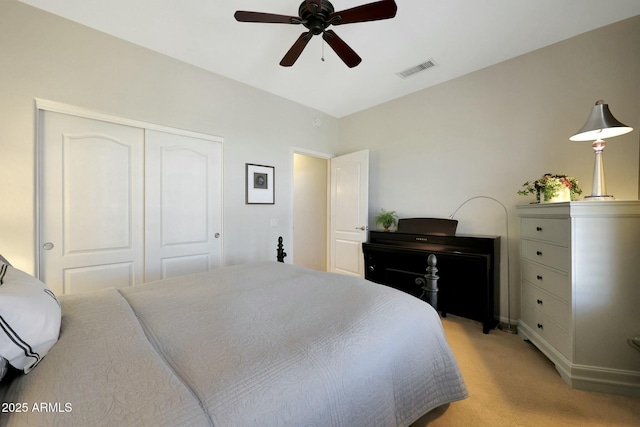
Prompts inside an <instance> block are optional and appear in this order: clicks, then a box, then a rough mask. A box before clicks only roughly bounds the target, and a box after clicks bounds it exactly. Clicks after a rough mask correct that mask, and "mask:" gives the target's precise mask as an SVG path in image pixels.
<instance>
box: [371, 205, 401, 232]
mask: <svg viewBox="0 0 640 427" xmlns="http://www.w3.org/2000/svg"><path fill="white" fill-rule="evenodd" d="M397 223H398V215H396V211H385V210H384V209H380V213H379V214H378V215H376V224H382V226H383V227H384V229H385V230H388V229H389V227H391V226H392V225H396V224H397Z"/></svg>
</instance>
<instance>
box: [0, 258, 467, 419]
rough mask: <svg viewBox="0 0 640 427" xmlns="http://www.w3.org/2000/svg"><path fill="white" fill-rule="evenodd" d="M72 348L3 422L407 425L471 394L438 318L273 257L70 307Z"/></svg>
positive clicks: (90, 297)
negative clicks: (50, 408) (43, 408)
mask: <svg viewBox="0 0 640 427" xmlns="http://www.w3.org/2000/svg"><path fill="white" fill-rule="evenodd" d="M62 308H63V326H62V331H61V336H60V341H59V342H58V344H56V346H55V347H54V348H53V349H52V350H51V351H50V353H49V354H48V355H47V356H46V358H45V359H44V360H43V361H42V362H41V363H40V365H39V366H38V367H37V369H35V370H34V371H33V372H31V373H30V374H28V375H26V376H22V377H20V378H17V379H16V380H14V381H13V383H12V384H11V385H10V387H9V389H8V390H7V395H6V396H5V400H6V401H7V402H26V403H27V404H28V405H29V406H30V405H33V404H34V403H40V402H51V403H54V402H58V403H60V404H61V406H62V405H64V404H65V403H68V404H70V406H71V410H70V411H58V412H53V413H52V412H47V413H42V412H34V411H33V410H32V408H31V407H29V411H27V412H26V413H17V414H16V413H14V414H12V416H8V414H6V413H5V414H0V417H1V418H0V425H5V424H6V425H16V426H17V425H64V426H72V425H77V426H85V425H86V426H88V425H92V426H97V425H114V426H116V425H117V426H125V425H131V426H145V425H149V426H151V425H154V426H156V425H166V426H182V425H203V426H216V427H244V426H261V427H264V426H292V427H298V426H317V427H328V426H344V427H357V426H363V427H372V426H380V427H392V426H407V425H409V424H411V423H412V422H413V421H415V420H416V419H417V418H419V417H420V416H421V415H423V414H424V413H426V412H428V411H429V410H431V409H433V408H435V407H437V406H440V405H442V404H445V403H448V402H452V401H456V400H459V399H463V398H465V397H466V396H467V392H466V388H465V386H464V382H463V380H462V377H461V375H460V371H459V369H458V366H457V364H456V361H455V359H454V358H453V355H452V353H451V350H450V348H449V346H448V344H447V342H446V340H445V338H444V333H443V330H442V325H441V323H440V320H439V317H438V315H437V313H436V312H435V311H434V310H433V309H432V308H431V307H430V306H428V305H427V304H426V303H424V302H422V301H420V300H418V299H416V298H414V297H412V296H410V295H407V294H404V293H402V292H399V291H396V290H394V289H391V288H388V287H385V286H381V285H376V284H373V283H370V282H367V281H365V280H361V279H357V278H352V277H347V276H342V275H336V274H328V273H320V272H314V271H311V270H307V269H303V268H299V267H295V266H291V265H287V264H281V263H275V262H273V263H272V262H269V263H258V264H251V265H244V266H236V267H227V268H223V269H219V270H216V271H213V272H211V273H206V274H200V275H193V276H187V277H182V278H176V279H168V280H164V281H160V282H156V283H151V284H146V285H142V286H138V287H135V288H128V289H121V290H119V291H118V290H114V289H110V290H106V291H101V292H96V293H92V294H84V295H74V296H68V297H63V298H62Z"/></svg>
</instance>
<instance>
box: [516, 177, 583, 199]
mask: <svg viewBox="0 0 640 427" xmlns="http://www.w3.org/2000/svg"><path fill="white" fill-rule="evenodd" d="M522 187H523V188H524V189H523V190H520V191H518V194H520V195H521V196H527V195H529V194H535V195H536V202H537V203H540V194H541V193H542V194H544V199H545V200H549V199H551V198H553V197H556V196H557V195H558V193H560V190H561V189H562V188H563V187H567V188H569V194H570V195H571V200H575V199H576V196H577V195H579V194H582V190H581V189H580V187H579V186H578V180H577V179H575V178H574V177H572V176H568V175H560V174H554V173H546V174H544V175H543V176H542V178H540V179H538V180H537V181H527V182H525V183H524V184H522Z"/></svg>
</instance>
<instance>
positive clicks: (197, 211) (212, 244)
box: [145, 130, 222, 281]
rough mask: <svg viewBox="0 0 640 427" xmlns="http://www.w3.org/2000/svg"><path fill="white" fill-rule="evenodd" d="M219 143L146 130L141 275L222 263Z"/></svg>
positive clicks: (157, 276)
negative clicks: (143, 262) (142, 261)
mask: <svg viewBox="0 0 640 427" xmlns="http://www.w3.org/2000/svg"><path fill="white" fill-rule="evenodd" d="M220 145H221V144H220V143H216V142H213V141H208V140H203V139H199V138H195V137H191V136H185V135H176V134H171V133H167V132H158V131H153V130H148V131H146V142H145V163H146V167H145V176H146V179H145V182H146V186H145V205H146V209H145V211H146V215H145V217H146V220H145V230H146V232H145V240H146V244H145V253H146V257H145V258H146V281H151V280H158V279H165V278H169V277H175V276H183V275H185V274H190V273H197V272H203V271H208V270H211V269H212V268H216V267H219V266H221V265H222V245H221V240H222V239H221V233H222V207H221V201H222V182H221V180H222V175H221V171H222V162H221V159H222V150H221V146H220Z"/></svg>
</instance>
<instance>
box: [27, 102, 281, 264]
mask: <svg viewBox="0 0 640 427" xmlns="http://www.w3.org/2000/svg"><path fill="white" fill-rule="evenodd" d="M34 101H35V103H34V106H35V128H36V132H35V139H36V140H35V201H34V209H35V213H34V221H35V227H34V230H35V233H34V239H35V245H34V248H35V257H34V259H35V275H36V277H40V267H41V259H40V241H41V230H40V226H41V218H40V208H41V206H40V201H41V199H42V194H41V183H42V173H41V168H42V164H43V158H42V155H43V150H42V144H43V143H44V140H43V134H42V130H43V129H42V125H43V123H42V114H43V113H44V112H45V111H50V112H53V113H61V114H67V115H71V116H76V117H81V118H85V119H93V120H101V121H104V122H109V123H115V124H120V125H125V126H131V127H137V128H141V129H144V130H156V131H160V132H165V133H172V134H176V135H183V136H190V137H193V138H199V139H204V140H207V141H212V142H217V143H220V147H221V150H222V151H221V156H222V162H221V170H220V175H221V179H222V182H221V186H222V189H221V200H222V201H223V206H222V207H221V211H222V218H221V223H222V230H223V233H222V238H223V239H224V138H222V137H219V136H214V135H207V134H204V133H199V132H193V131H189V130H184V129H177V128H172V127H169V126H163V125H158V124H155V123H148V122H144V121H141V120H134V119H128V118H125V117H121V116H116V115H113V114H110V113H104V112H101V111H96V110H91V109H88V108H84V107H79V106H76V105H71V104H65V103H62V102H57V101H51V100H48V99H42V98H34ZM292 159H293V156H292ZM220 244H221V251H222V252H221V255H220V256H221V259H222V265H225V258H224V240H222V241H221V242H220Z"/></svg>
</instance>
